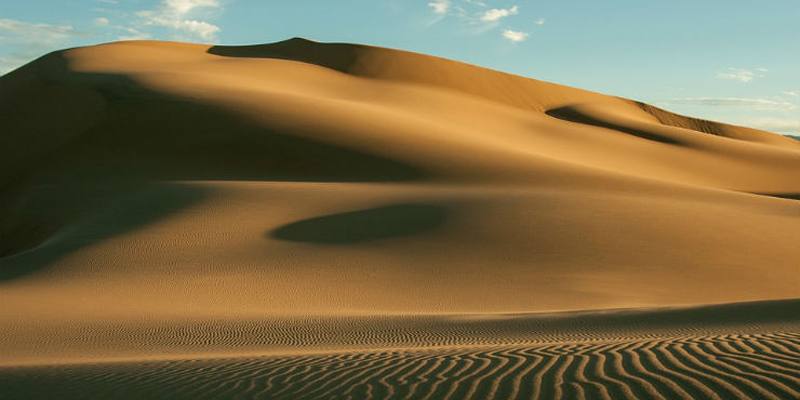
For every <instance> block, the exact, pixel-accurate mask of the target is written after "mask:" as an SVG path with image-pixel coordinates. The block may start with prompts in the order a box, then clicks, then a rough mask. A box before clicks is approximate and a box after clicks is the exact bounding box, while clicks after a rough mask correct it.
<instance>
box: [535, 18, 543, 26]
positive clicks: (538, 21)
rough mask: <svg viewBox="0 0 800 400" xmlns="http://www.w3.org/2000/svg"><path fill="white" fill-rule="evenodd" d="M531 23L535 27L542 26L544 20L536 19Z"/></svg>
mask: <svg viewBox="0 0 800 400" xmlns="http://www.w3.org/2000/svg"><path fill="white" fill-rule="evenodd" d="M533 23H534V24H536V25H539V26H542V25H544V23H545V19H544V18H538V19H536V20H535V21H533Z"/></svg>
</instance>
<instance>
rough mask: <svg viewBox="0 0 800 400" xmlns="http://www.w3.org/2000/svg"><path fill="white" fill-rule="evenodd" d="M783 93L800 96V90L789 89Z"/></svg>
mask: <svg viewBox="0 0 800 400" xmlns="http://www.w3.org/2000/svg"><path fill="white" fill-rule="evenodd" d="M782 93H783V94H785V95H787V96H792V97H798V96H800V90H787V91H785V92H782Z"/></svg>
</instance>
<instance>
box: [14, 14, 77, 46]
mask: <svg viewBox="0 0 800 400" xmlns="http://www.w3.org/2000/svg"><path fill="white" fill-rule="evenodd" d="M77 33H78V32H77V31H76V30H75V28H73V27H72V26H71V25H50V24H41V23H31V22H25V21H18V20H13V19H7V18H0V41H3V42H6V43H7V42H18V41H24V42H30V43H41V44H52V43H58V42H60V41H63V40H64V39H67V38H69V37H70V36H72V35H76V34H77Z"/></svg>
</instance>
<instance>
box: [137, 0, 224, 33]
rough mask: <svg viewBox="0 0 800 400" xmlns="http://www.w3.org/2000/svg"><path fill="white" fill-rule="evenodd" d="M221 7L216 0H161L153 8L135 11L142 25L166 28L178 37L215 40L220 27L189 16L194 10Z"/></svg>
mask: <svg viewBox="0 0 800 400" xmlns="http://www.w3.org/2000/svg"><path fill="white" fill-rule="evenodd" d="M220 8H221V5H220V3H219V2H218V1H217V0H163V1H162V3H161V5H160V6H159V7H158V8H157V9H155V10H143V11H139V12H137V13H136V15H137V16H139V17H140V18H142V20H143V23H144V25H146V26H156V27H162V28H167V29H170V30H172V31H174V32H175V33H176V36H177V38H179V39H190V40H191V39H201V40H207V41H213V40H216V35H217V33H218V32H219V31H220V27H219V26H217V25H214V24H212V23H210V22H208V21H204V20H201V19H195V18H192V17H191V16H192V15H193V13H194V12H196V10H204V11H215V10H218V9H220Z"/></svg>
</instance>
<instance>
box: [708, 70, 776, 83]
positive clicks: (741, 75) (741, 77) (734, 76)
mask: <svg viewBox="0 0 800 400" xmlns="http://www.w3.org/2000/svg"><path fill="white" fill-rule="evenodd" d="M767 71H768V70H767V69H766V68H756V69H755V70H749V69H745V68H728V69H727V70H725V71H722V72H718V73H717V79H726V80H732V81H739V82H743V83H747V82H750V81H752V80H753V79H755V78H763V77H764V76H765V75H764V73H766V72H767Z"/></svg>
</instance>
